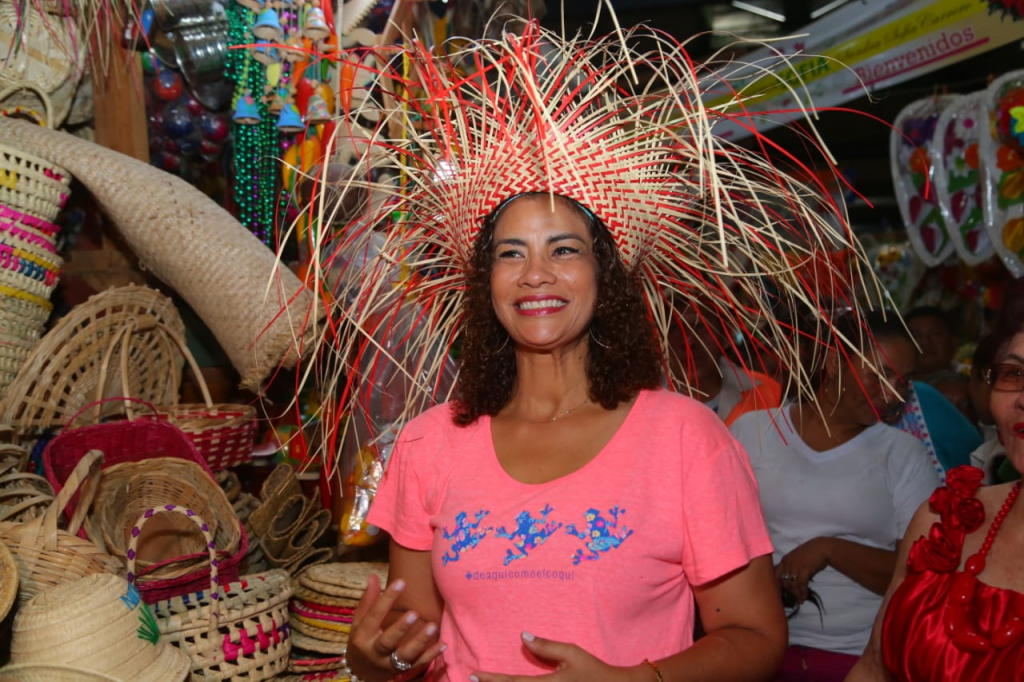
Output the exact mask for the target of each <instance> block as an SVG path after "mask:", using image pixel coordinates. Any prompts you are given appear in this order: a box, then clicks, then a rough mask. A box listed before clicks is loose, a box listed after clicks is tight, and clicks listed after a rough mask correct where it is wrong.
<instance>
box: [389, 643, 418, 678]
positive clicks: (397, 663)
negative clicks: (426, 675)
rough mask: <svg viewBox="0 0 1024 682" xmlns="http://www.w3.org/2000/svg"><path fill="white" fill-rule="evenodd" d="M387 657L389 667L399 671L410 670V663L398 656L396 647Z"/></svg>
mask: <svg viewBox="0 0 1024 682" xmlns="http://www.w3.org/2000/svg"><path fill="white" fill-rule="evenodd" d="M389 659H390V660H391V667H392V668H394V669H395V670H397V671H398V672H400V673H404V672H406V671H408V670H412V663H410V662H409V661H406V660H403V659H401V658H399V657H398V650H397V649H395V650H394V651H392V652H391V656H389Z"/></svg>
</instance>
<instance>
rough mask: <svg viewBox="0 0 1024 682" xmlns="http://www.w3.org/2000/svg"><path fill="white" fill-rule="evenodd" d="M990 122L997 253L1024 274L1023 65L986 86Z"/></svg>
mask: <svg viewBox="0 0 1024 682" xmlns="http://www.w3.org/2000/svg"><path fill="white" fill-rule="evenodd" d="M984 107H985V111H986V119H987V123H988V125H987V126H985V130H984V131H983V134H982V136H981V160H982V165H983V167H984V168H985V171H986V177H985V218H986V222H987V228H988V234H989V237H990V238H991V239H992V244H993V246H994V247H995V250H996V253H997V254H999V258H1000V260H1002V261H1003V264H1004V265H1006V267H1007V269H1009V271H1010V272H1011V273H1013V276H1014V277H1024V70H1021V71H1010V72H1009V73H1007V74H1005V75H1003V76H1001V77H999V78H997V79H996V80H994V81H992V84H991V85H989V86H988V89H987V90H986V91H985V99H984Z"/></svg>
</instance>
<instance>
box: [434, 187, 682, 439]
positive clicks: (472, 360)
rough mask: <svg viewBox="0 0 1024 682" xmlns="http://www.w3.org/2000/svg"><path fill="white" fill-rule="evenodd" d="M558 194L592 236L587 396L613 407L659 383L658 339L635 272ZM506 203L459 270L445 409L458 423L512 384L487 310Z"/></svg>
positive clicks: (511, 364) (506, 355) (504, 400)
mask: <svg viewBox="0 0 1024 682" xmlns="http://www.w3.org/2000/svg"><path fill="white" fill-rule="evenodd" d="M558 198H559V199H561V200H563V201H565V202H566V204H567V205H570V206H572V207H573V209H574V210H575V211H577V212H578V213H579V214H580V215H581V216H583V217H584V219H585V220H586V221H587V222H588V224H589V225H590V234H591V238H592V239H593V240H594V255H595V257H596V259H597V268H598V275H597V305H596V307H595V309H594V317H593V319H592V320H591V323H590V329H589V333H590V342H589V348H588V359H587V368H586V369H587V378H588V380H589V382H590V399H591V400H592V401H594V402H595V403H599V404H600V405H601V406H602V407H604V408H605V409H609V410H610V409H614V408H615V407H616V406H617V405H618V404H619V403H621V402H624V401H627V400H630V399H632V398H633V397H634V396H635V395H636V394H637V393H638V392H639V391H640V390H642V389H654V388H657V387H658V386H660V385H661V379H662V367H661V362H662V358H661V346H660V344H659V342H658V339H657V336H656V335H655V331H654V325H653V324H652V322H651V320H650V319H649V318H648V315H647V307H646V305H645V304H644V299H643V294H642V293H641V289H640V286H639V284H638V282H637V279H636V277H635V276H633V275H632V274H631V273H629V272H627V270H626V267H625V265H624V264H623V263H622V260H621V259H620V258H619V255H618V250H617V248H616V246H615V242H614V241H613V240H612V236H611V234H610V233H609V232H608V228H606V227H605V226H604V225H603V224H602V223H601V222H600V221H599V220H597V219H595V218H594V217H593V215H592V214H590V213H589V212H588V211H586V210H585V209H584V208H582V207H581V206H580V205H579V204H577V203H576V202H574V201H572V200H571V199H567V198H565V197H558ZM508 203H509V202H508V201H506V202H505V204H503V205H502V206H500V207H499V208H498V209H497V210H495V211H494V212H493V213H492V214H491V215H490V216H488V217H487V218H486V219H485V221H484V225H483V228H482V229H481V231H480V235H479V237H478V238H477V241H476V244H475V245H474V247H473V257H472V261H471V263H470V269H469V271H468V272H467V273H466V294H465V297H464V299H463V303H462V335H461V340H460V357H459V380H458V385H457V386H456V389H455V401H454V402H455V409H454V412H453V414H454V417H453V418H454V421H455V423H456V424H458V425H459V426H466V425H469V424H472V423H474V422H475V421H476V420H477V419H479V418H480V416H481V415H485V414H486V415H491V416H494V415H496V414H498V412H500V411H501V409H502V408H503V407H505V405H507V404H508V401H509V400H510V399H511V398H512V391H513V390H514V389H515V383H516V357H515V344H514V343H513V342H512V340H511V338H510V337H509V334H508V332H507V331H505V328H504V327H503V326H502V325H501V322H499V321H498V316H497V315H496V314H495V313H494V305H493V303H492V301H491V284H490V283H491V267H492V263H493V258H492V253H491V245H492V240H493V236H494V228H495V224H496V222H497V218H498V216H499V215H500V213H501V209H502V208H504V206H506V205H508Z"/></svg>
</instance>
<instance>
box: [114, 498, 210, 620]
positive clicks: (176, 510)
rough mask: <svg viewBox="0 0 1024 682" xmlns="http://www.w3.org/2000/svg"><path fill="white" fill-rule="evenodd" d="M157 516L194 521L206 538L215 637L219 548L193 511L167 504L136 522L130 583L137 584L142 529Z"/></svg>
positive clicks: (130, 549) (130, 552)
mask: <svg viewBox="0 0 1024 682" xmlns="http://www.w3.org/2000/svg"><path fill="white" fill-rule="evenodd" d="M157 514H181V515H182V516H185V517H186V518H189V519H191V520H192V522H193V523H194V524H196V526H198V527H199V530H200V531H202V533H203V537H204V538H206V547H207V549H208V550H209V552H210V630H209V632H210V634H211V635H214V634H215V633H216V632H217V627H218V624H219V622H220V614H219V613H218V612H217V606H218V605H219V604H220V601H221V593H220V590H221V585H220V573H219V571H218V570H217V546H216V544H214V542H213V536H212V535H210V527H209V526H207V525H206V522H205V521H203V519H202V518H201V517H200V516H199V514H196V513H195V512H194V511H192V510H191V509H187V508H185V507H179V506H178V505H176V504H166V505H164V506H162V507H154V508H152V509H147V510H146V511H144V512H143V513H142V515H141V516H139V518H138V520H136V521H135V525H134V526H133V527H132V538H131V540H129V541H128V576H127V577H128V582H130V583H131V584H132V585H134V584H135V578H136V573H135V559H136V556H137V554H136V550H137V549H138V546H139V536H140V535H142V527H143V526H145V525H146V522H147V521H149V520H150V519H151V518H153V517H154V516H156V515H157Z"/></svg>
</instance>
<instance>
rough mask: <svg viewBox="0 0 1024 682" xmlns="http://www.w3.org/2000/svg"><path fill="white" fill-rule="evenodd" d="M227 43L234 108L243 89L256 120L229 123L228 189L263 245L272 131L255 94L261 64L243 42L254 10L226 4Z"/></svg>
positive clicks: (271, 192)
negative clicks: (230, 160)
mask: <svg viewBox="0 0 1024 682" xmlns="http://www.w3.org/2000/svg"><path fill="white" fill-rule="evenodd" d="M227 15H228V43H229V45H230V46H231V49H229V50H228V53H227V56H226V59H225V61H226V64H225V72H226V74H227V76H228V77H229V78H230V79H231V80H233V81H234V82H235V93H234V98H233V100H232V103H231V105H232V107H234V106H235V105H236V104H237V103H238V100H239V99H240V98H242V97H244V96H245V95H246V94H247V93H251V94H252V95H253V96H254V99H255V103H256V107H257V111H259V114H260V121H259V123H238V122H235V123H233V125H232V128H233V133H234V169H235V177H234V183H233V194H234V200H235V205H236V206H237V207H238V216H237V217H238V220H239V222H241V223H242V224H243V225H245V226H246V227H247V228H249V230H250V231H251V232H252V233H253V234H255V235H256V237H257V238H259V240H260V241H261V242H263V243H264V244H267V245H268V246H269V245H271V244H272V240H273V238H274V214H275V209H276V207H277V203H278V196H277V191H276V185H277V164H276V161H275V157H276V156H277V148H278V132H277V127H276V126H275V125H274V118H273V117H272V116H271V115H270V112H268V111H267V105H266V102H265V101H264V100H263V97H261V95H262V94H263V91H264V88H265V87H266V83H267V72H266V67H265V66H264V65H263V64H260V63H259V62H258V61H256V60H254V59H253V58H252V56H251V54H250V52H249V50H248V49H246V48H245V46H247V45H250V44H252V42H253V37H252V33H251V31H252V25H253V23H254V21H255V13H254V12H253V11H252V10H250V9H247V8H245V7H242V6H241V5H239V4H237V3H235V2H232V3H230V4H229V6H228V10H227Z"/></svg>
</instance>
